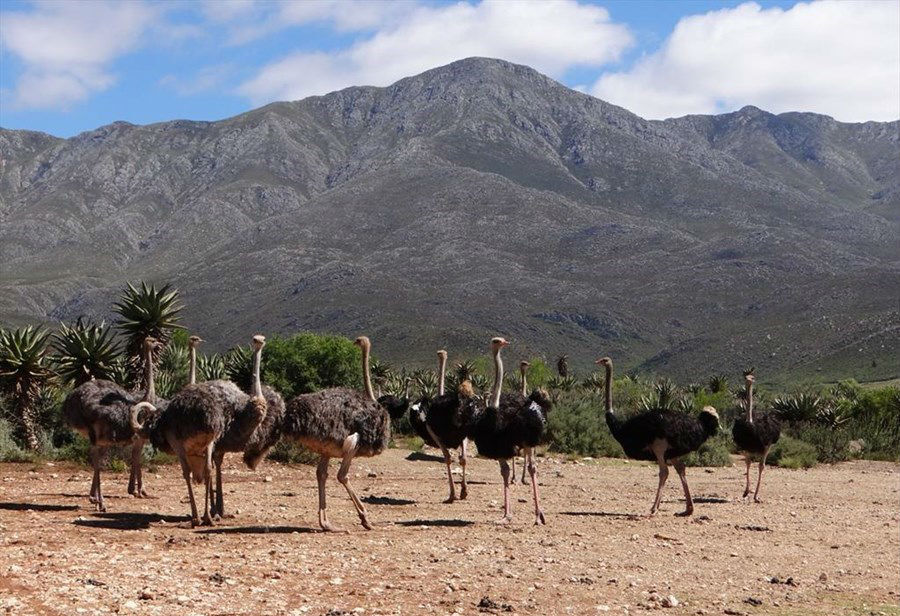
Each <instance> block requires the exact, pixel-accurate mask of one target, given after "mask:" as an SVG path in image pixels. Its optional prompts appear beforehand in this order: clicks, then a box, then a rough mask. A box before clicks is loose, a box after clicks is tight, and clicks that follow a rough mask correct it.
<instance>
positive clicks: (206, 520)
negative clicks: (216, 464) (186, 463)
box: [200, 443, 213, 526]
mask: <svg viewBox="0 0 900 616" xmlns="http://www.w3.org/2000/svg"><path fill="white" fill-rule="evenodd" d="M212 454H213V445H212V443H210V444H209V446H207V448H206V454H205V455H204V457H203V460H202V464H203V466H202V467H201V468H202V469H203V470H202V473H203V484H204V488H205V490H204V492H205V494H204V496H205V498H204V499H203V517H202V518H200V520H201V522H203V525H204V526H213V519H212V516H211V515H210V514H209V508H210V507H209V506H210V502H211V501H212V499H211V498H210V496H211V495H212V482H213V469H212V466H213V465H212Z"/></svg>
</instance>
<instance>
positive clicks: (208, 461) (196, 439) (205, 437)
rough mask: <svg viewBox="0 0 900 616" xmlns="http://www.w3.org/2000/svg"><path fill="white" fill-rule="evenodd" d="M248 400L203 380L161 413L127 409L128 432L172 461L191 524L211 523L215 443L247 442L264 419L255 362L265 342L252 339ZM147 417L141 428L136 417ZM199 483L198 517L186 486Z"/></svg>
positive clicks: (230, 386)
mask: <svg viewBox="0 0 900 616" xmlns="http://www.w3.org/2000/svg"><path fill="white" fill-rule="evenodd" d="M252 345H253V351H254V354H253V374H254V383H253V388H252V395H249V396H248V395H247V394H245V393H244V392H243V391H241V390H240V388H239V387H238V386H237V385H235V384H234V383H232V382H231V381H206V382H204V383H196V384H194V385H188V386H186V387H185V388H184V389H182V390H181V391H179V392H178V393H177V394H176V395H175V396H174V397H173V398H172V400H170V401H169V404H168V406H167V407H166V408H165V409H164V410H163V411H162V412H157V409H156V408H155V407H154V406H153V405H152V404H150V403H149V402H140V403H138V404H136V405H135V406H134V407H132V409H131V424H132V427H133V429H134V431H135V432H136V433H137V434H140V435H141V436H142V437H144V438H148V439H150V441H151V442H152V443H153V445H154V446H155V447H156V448H157V449H160V450H162V451H165V452H167V453H172V454H175V455H177V456H178V460H179V461H180V462H181V471H182V474H183V476H184V480H185V483H186V484H187V488H188V498H189V499H190V502H191V525H192V526H197V525H199V524H204V525H209V526H211V525H212V524H213V520H212V516H211V515H210V496H211V494H212V457H213V451H214V448H215V445H216V443H217V442H218V441H219V440H220V439H221V438H222V437H223V436H224V435H225V434H228V435H229V436H230V437H231V438H234V439H236V440H237V439H249V438H250V436H251V435H252V433H253V431H254V430H255V429H256V428H257V426H259V425H260V423H261V422H262V421H263V420H264V419H265V416H266V399H265V397H263V395H262V386H261V384H260V382H259V362H260V356H261V354H262V348H263V345H265V337H263V336H259V335H257V336H254V337H253V340H252ZM143 411H149V412H150V413H151V416H150V417H149V418H148V419H146V420H145V421H144V422H143V423H142V422H140V421H139V419H140V414H141V412H143ZM192 481H193V482H194V483H197V484H200V483H202V484H204V509H203V516H202V518H201V517H200V516H199V514H198V508H197V502H196V499H195V497H194V489H193V486H192V485H191V482H192Z"/></svg>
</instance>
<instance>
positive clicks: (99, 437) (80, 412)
mask: <svg viewBox="0 0 900 616" xmlns="http://www.w3.org/2000/svg"><path fill="white" fill-rule="evenodd" d="M161 347H162V345H161V344H160V343H159V342H158V341H157V340H156V339H154V338H150V337H148V338H146V339H145V340H144V344H143V353H144V381H145V383H146V386H147V389H146V391H145V392H144V395H143V397H142V398H136V397H135V395H134V394H133V393H132V392H129V391H127V390H125V389H124V388H123V387H120V386H119V385H117V384H116V383H113V382H112V381H107V380H103V379H91V380H90V381H87V382H86V383H82V384H81V385H79V386H78V387H76V388H75V389H74V390H72V392H71V393H69V395H68V396H66V399H65V400H64V401H63V405H62V414H63V418H64V419H65V422H66V423H67V424H68V425H69V426H70V427H71V428H72V429H73V430H76V431H77V432H79V433H81V434H82V435H84V436H85V437H87V439H88V440H89V441H90V443H91V449H90V455H91V464H92V466H93V467H94V476H93V479H92V480H91V490H90V494H89V500H90V501H91V502H92V503H95V504H96V506H97V510H98V511H106V504H105V503H104V501H103V492H102V490H101V488H100V465H101V463H102V462H103V457H104V455H105V454H106V448H107V447H109V446H110V445H124V444H127V443H131V473H130V476H129V479H128V493H129V494H132V495H133V496H135V497H137V498H143V497H146V496H147V492H146V491H145V490H144V487H143V477H142V475H141V452H142V450H143V448H144V440H143V439H141V438H133V437H134V436H135V434H134V432H133V430H132V429H131V425H130V424H129V420H128V415H129V409H130V408H131V406H132V405H133V404H135V402H137V401H138V400H143V401H147V402H154V403H156V402H157V398H156V389H155V387H154V383H153V361H152V359H151V356H152V353H153V351H156V350H159V349H160V348H161Z"/></svg>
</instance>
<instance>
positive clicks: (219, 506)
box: [211, 451, 234, 519]
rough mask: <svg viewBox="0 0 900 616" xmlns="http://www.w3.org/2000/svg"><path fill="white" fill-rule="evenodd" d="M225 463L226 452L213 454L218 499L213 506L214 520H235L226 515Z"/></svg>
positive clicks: (231, 516)
mask: <svg viewBox="0 0 900 616" xmlns="http://www.w3.org/2000/svg"><path fill="white" fill-rule="evenodd" d="M224 461H225V452H224V451H219V452H215V453H214V454H213V467H214V468H215V471H216V489H215V492H214V493H215V495H216V499H215V502H214V503H213V506H212V512H211V513H212V515H213V518H222V519H224V518H233V517H234V516H233V515H228V514H226V513H225V492H224V491H223V490H222V463H223V462H224Z"/></svg>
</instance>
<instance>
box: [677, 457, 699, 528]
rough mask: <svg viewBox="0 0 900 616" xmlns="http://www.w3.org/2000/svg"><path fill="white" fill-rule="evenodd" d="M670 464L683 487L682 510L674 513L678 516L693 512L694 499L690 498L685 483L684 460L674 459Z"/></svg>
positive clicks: (689, 490)
mask: <svg viewBox="0 0 900 616" xmlns="http://www.w3.org/2000/svg"><path fill="white" fill-rule="evenodd" d="M672 466H674V467H675V471H676V472H677V473H678V478H679V479H681V487H682V488H683V489H684V502H685V506H684V511H682V512H680V513H676V514H675V515H677V516H680V517H686V516H689V515H691V514H692V513H694V499H692V498H691V489H690V488H689V487H688V483H687V475H686V473H685V469H684V462H682V461H681V460H675V461H674V462H672Z"/></svg>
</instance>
